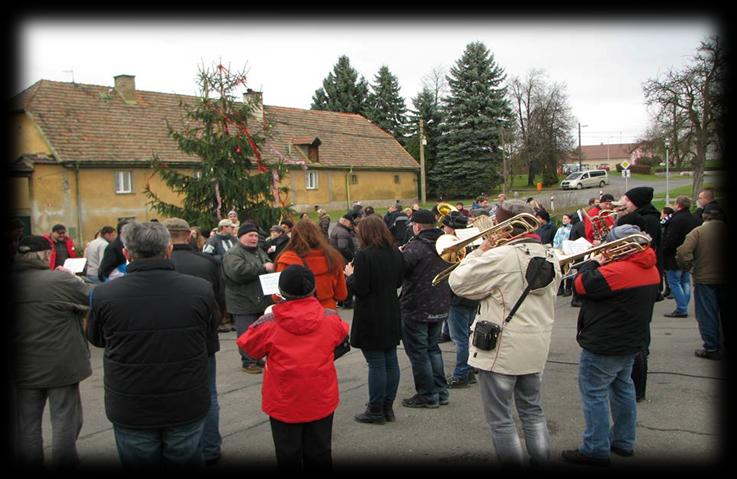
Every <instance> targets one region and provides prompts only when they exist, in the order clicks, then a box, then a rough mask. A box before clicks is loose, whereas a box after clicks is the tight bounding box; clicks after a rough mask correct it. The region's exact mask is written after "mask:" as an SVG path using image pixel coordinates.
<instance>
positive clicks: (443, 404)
mask: <svg viewBox="0 0 737 479" xmlns="http://www.w3.org/2000/svg"><path fill="white" fill-rule="evenodd" d="M438 404H440V405H441V406H447V405H448V404H450V400H449V399H448V398H445V399H439V400H438Z"/></svg>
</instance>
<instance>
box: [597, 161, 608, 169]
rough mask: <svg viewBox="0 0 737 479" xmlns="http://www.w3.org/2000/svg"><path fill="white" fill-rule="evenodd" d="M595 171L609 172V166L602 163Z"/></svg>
mask: <svg viewBox="0 0 737 479" xmlns="http://www.w3.org/2000/svg"><path fill="white" fill-rule="evenodd" d="M596 169H597V170H606V171H609V164H608V163H602V164H600V165H597V167H596Z"/></svg>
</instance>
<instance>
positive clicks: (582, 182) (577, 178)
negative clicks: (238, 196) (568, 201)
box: [560, 170, 609, 190]
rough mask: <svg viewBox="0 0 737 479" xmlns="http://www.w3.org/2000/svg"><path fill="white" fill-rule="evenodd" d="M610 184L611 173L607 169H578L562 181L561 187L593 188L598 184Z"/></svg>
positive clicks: (602, 185)
mask: <svg viewBox="0 0 737 479" xmlns="http://www.w3.org/2000/svg"><path fill="white" fill-rule="evenodd" d="M608 184H609V174H608V173H607V172H606V170H590V171H578V172H576V173H571V174H570V175H568V176H567V177H566V179H565V180H563V181H561V182H560V187H561V188H563V189H564V190H567V189H572V188H577V189H579V190H580V189H583V188H592V187H595V186H598V187H599V188H603V187H604V186H606V185H608Z"/></svg>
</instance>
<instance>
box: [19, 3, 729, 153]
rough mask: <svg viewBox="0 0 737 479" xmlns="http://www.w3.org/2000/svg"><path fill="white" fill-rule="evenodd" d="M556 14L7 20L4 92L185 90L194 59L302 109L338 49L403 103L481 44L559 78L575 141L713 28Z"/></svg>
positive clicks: (637, 108) (625, 139)
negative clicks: (9, 66) (12, 84)
mask: <svg viewBox="0 0 737 479" xmlns="http://www.w3.org/2000/svg"><path fill="white" fill-rule="evenodd" d="M564 18H565V17H556V18H555V19H550V20H546V19H545V18H543V17H537V18H534V19H531V20H526V19H525V18H524V17H498V18H495V17H494V16H492V15H481V16H479V17H478V18H476V17H470V16H469V17H460V18H454V17H452V16H451V17H449V18H447V19H443V18H441V17H439V16H432V17H425V18H421V19H420V20H418V21H411V17H408V16H403V17H401V18H392V17H386V18H383V19H382V18H376V17H367V18H366V19H364V20H354V19H353V18H352V17H343V18H332V19H331V18H329V17H328V18H327V19H324V20H321V19H319V18H316V17H314V16H312V17H309V18H304V19H300V18H299V17H289V19H288V20H282V21H280V20H279V19H277V18H274V17H268V18H258V17H256V18H251V19H249V18H246V17H245V16H243V15H237V16H235V17H233V18H206V19H204V20H202V21H197V20H196V18H192V17H189V18H185V19H179V20H170V21H161V20H159V19H157V18H147V17H145V16H142V17H140V18H135V17H125V18H123V19H119V20H113V21H110V20H106V19H103V18H87V19H85V18H82V19H74V18H71V17H59V18H53V17H39V18H33V17H26V18H24V19H23V20H22V21H20V22H19V23H18V24H17V31H16V42H17V62H18V72H19V75H18V77H17V79H16V88H15V91H14V92H20V91H22V90H23V89H25V88H28V87H29V86H31V85H32V84H34V83H35V82H37V81H39V80H41V79H46V80H55V81H65V82H71V81H72V80H74V81H75V82H77V83H84V84H93V85H104V86H112V85H113V77H114V76H115V75H120V74H130V75H135V77H136V79H135V81H136V88H137V89H139V90H146V91H157V92H164V93H179V94H186V95H196V94H197V83H196V76H197V71H198V67H199V66H201V65H202V64H205V65H207V66H210V65H213V64H217V63H220V62H222V63H223V64H224V65H226V66H228V65H229V66H230V67H231V69H234V70H239V69H243V68H245V69H246V70H247V72H248V75H247V83H248V84H247V86H248V87H249V88H252V89H254V90H258V91H262V92H263V99H264V103H265V104H266V105H274V106H284V107H292V108H305V109H308V108H309V107H310V104H311V102H312V95H313V94H314V93H315V90H317V89H318V88H320V87H321V86H322V81H323V80H324V79H325V77H327V75H328V74H329V73H330V72H331V71H332V69H333V67H334V66H335V64H336V63H337V61H338V58H339V57H340V56H341V55H347V56H348V58H349V59H350V62H351V65H352V66H353V68H354V69H355V70H357V71H358V73H359V74H360V75H362V76H363V77H364V78H365V79H366V80H367V81H368V82H369V84H371V83H372V82H373V81H374V77H375V75H376V74H377V72H378V71H379V68H380V67H381V66H383V65H386V66H388V67H389V70H390V71H391V72H392V73H393V74H394V75H395V76H396V77H397V78H398V80H399V83H400V86H401V94H402V96H403V98H404V99H405V104H406V105H407V107H408V108H411V107H412V102H411V99H412V98H413V97H415V96H417V93H418V92H419V91H420V90H421V89H422V86H423V78H427V76H428V74H430V72H431V71H432V70H442V71H445V72H446V73H447V72H449V70H450V68H451V67H452V66H453V65H455V63H456V62H457V61H458V60H459V59H460V58H461V56H462V55H463V51H464V49H465V47H466V46H467V45H468V44H469V43H471V42H475V41H480V42H482V43H483V44H484V45H485V46H486V47H487V48H488V49H489V50H490V52H491V53H492V54H493V56H494V59H495V61H496V62H497V64H498V65H499V66H500V67H502V68H503V69H504V71H505V73H506V75H507V78H508V79H511V78H514V77H520V78H525V77H526V76H527V75H528V74H529V72H530V71H531V70H532V69H539V70H543V71H544V72H545V74H546V79H547V81H548V82H550V83H553V82H554V83H559V84H563V85H565V87H566V93H567V95H568V102H569V105H570V107H571V113H572V115H573V116H574V118H575V119H576V121H577V122H578V123H580V124H581V143H582V144H583V145H595V144H601V143H603V144H614V143H620V142H621V143H629V142H634V141H636V140H637V139H638V138H640V137H642V136H643V135H644V133H645V130H646V128H647V127H648V125H649V121H650V120H649V118H650V113H649V112H648V108H647V107H646V105H645V98H644V95H643V93H642V85H643V83H644V82H646V81H647V80H649V79H656V78H659V77H662V75H664V74H665V72H667V71H669V70H675V71H678V70H681V69H682V68H684V67H685V66H686V65H688V64H689V62H690V59H691V58H692V57H693V55H694V54H695V53H696V49H697V47H698V46H699V43H700V41H702V40H705V39H706V38H707V37H708V36H709V35H712V34H715V33H718V30H717V28H718V27H717V24H716V20H715V19H714V18H712V17H711V16H709V15H707V14H701V15H698V14H697V15H690V16H688V17H685V16H681V17H667V16H666V17H662V18H660V17H655V16H647V17H632V18H627V17H622V16H619V17H616V18H615V19H607V17H606V16H604V15H601V16H599V17H597V16H593V17H588V18H579V19H575V18H574V19H573V20H564ZM577 133H578V132H577V131H574V132H572V134H573V135H577Z"/></svg>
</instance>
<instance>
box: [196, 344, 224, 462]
mask: <svg viewBox="0 0 737 479" xmlns="http://www.w3.org/2000/svg"><path fill="white" fill-rule="evenodd" d="M207 372H208V376H209V381H210V410H209V411H208V412H207V416H205V425H204V427H203V429H202V439H201V440H200V448H201V449H202V458H203V459H204V460H205V461H207V460H210V459H215V458H217V457H218V456H220V446H221V445H222V443H223V438H222V437H220V404H219V403H218V390H217V384H216V383H217V381H216V379H217V366H216V362H215V355H214V354H211V355H210V356H209V357H208V358H207Z"/></svg>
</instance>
